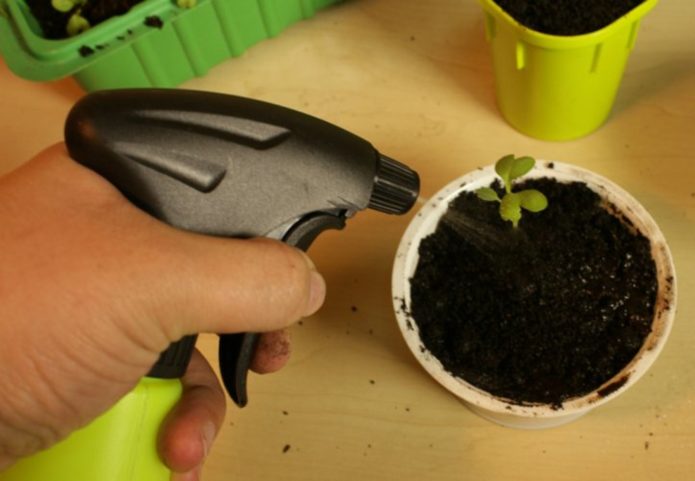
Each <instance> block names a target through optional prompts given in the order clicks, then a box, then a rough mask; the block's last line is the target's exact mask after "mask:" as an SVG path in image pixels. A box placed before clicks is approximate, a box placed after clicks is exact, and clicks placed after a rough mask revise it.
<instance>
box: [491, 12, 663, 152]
mask: <svg viewBox="0 0 695 481" xmlns="http://www.w3.org/2000/svg"><path fill="white" fill-rule="evenodd" d="M479 2H480V3H481V5H482V7H483V10H484V14H485V35H486V38H487V40H488V42H489V43H490V45H491V47H492V59H493V65H494V71H495V86H496V93H497V103H498V105H499V108H500V110H501V112H502V115H503V116H504V118H505V119H506V120H507V122H509V123H510V124H511V125H512V126H513V127H514V128H516V129H517V130H519V131H520V132H522V133H524V134H526V135H529V136H531V137H536V138H539V139H545V140H570V139H575V138H578V137H582V136H584V135H587V134H589V133H591V132H593V131H594V130H596V129H597V128H598V127H600V126H601V125H602V124H603V122H604V121H605V120H606V118H607V117H608V115H609V114H610V111H611V108H612V106H613V102H614V100H615V96H616V94H617V92H618V87H619V86H620V81H621V79H622V76H623V72H624V70H625V65H626V63H627V59H628V57H629V55H630V52H631V50H632V49H633V47H634V45H635V40H636V38H637V30H638V29H639V25H640V22H641V20H642V18H643V17H644V16H645V15H646V14H647V13H648V12H649V11H650V10H651V9H652V8H653V7H654V6H655V5H656V3H657V0H646V1H645V2H644V3H642V4H640V5H638V6H637V7H635V8H634V9H633V10H631V11H630V12H629V13H627V14H626V15H624V16H623V17H621V18H620V19H618V20H616V21H615V22H613V23H612V24H610V25H608V26H606V27H604V28H602V29H600V30H597V31H595V32H591V33H587V34H584V35H575V36H559V35H548V34H544V33H540V32H537V31H534V30H531V29H529V28H528V27H525V26H523V25H522V24H520V23H519V22H517V21H516V20H514V19H513V18H512V17H511V16H510V15H509V14H507V13H506V12H505V11H503V10H502V9H501V8H500V7H499V6H498V5H497V4H496V3H495V2H494V1H493V0H479Z"/></svg>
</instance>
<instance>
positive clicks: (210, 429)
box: [202, 421, 217, 458]
mask: <svg viewBox="0 0 695 481" xmlns="http://www.w3.org/2000/svg"><path fill="white" fill-rule="evenodd" d="M202 434H203V454H204V455H205V457H206V458H207V457H208V454H209V453H210V448H211V447H212V443H213V441H215V436H216V435H217V429H215V424H214V423H212V422H210V421H208V422H207V423H205V424H204V425H203V429H202Z"/></svg>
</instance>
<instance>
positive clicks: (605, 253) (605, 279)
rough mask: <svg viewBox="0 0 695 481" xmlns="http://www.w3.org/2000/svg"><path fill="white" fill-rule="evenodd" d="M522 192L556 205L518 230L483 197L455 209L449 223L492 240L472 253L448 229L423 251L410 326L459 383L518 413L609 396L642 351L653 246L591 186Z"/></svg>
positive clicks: (535, 183)
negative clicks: (519, 408) (522, 407)
mask: <svg viewBox="0 0 695 481" xmlns="http://www.w3.org/2000/svg"><path fill="white" fill-rule="evenodd" d="M496 188H497V189H498V190H499V191H500V193H501V189H499V185H497V186H496ZM518 188H519V189H522V188H535V189H538V190H540V191H541V192H543V193H544V194H545V195H546V196H547V197H548V200H549V206H548V208H547V209H546V210H545V211H543V212H541V213H538V214H531V213H524V215H523V218H522V219H521V221H520V223H519V227H518V228H517V229H514V228H513V227H512V226H511V223H509V222H505V221H503V220H502V219H501V218H500V217H499V214H498V211H497V209H498V204H496V203H493V202H484V201H482V200H480V199H478V198H477V196H476V195H475V194H473V193H470V192H469V193H463V194H461V195H460V196H459V197H458V198H457V199H455V200H454V201H453V202H452V203H451V204H450V206H449V214H447V215H450V216H452V218H454V219H466V222H467V223H470V222H472V223H474V224H475V225H479V226H485V227H484V231H481V232H483V233H482V234H481V236H479V238H478V239H477V240H475V241H474V242H470V241H469V240H467V237H468V236H461V235H460V232H461V229H459V228H453V227H452V226H455V225H456V224H455V223H453V222H442V221H440V222H439V225H438V226H437V229H436V231H435V232H434V233H433V234H431V235H430V236H429V237H427V238H425V239H424V240H423V241H422V243H421V244H420V250H419V255H420V261H419V264H418V266H417V268H416V272H415V274H414V276H413V278H412V279H411V280H410V282H411V301H412V303H411V306H410V315H411V316H412V318H413V320H414V322H415V323H416V324H417V326H418V328H419V330H420V335H421V338H422V342H423V343H424V346H425V347H426V348H427V349H428V350H429V351H430V352H431V353H432V354H433V355H434V356H435V357H437V358H438V359H439V360H440V361H441V363H442V364H443V366H444V368H445V369H446V370H448V371H450V372H451V373H452V374H454V375H456V376H458V377H460V378H462V379H465V380H466V381H468V382H469V383H471V384H473V385H475V386H477V387H479V388H481V389H483V390H485V391H487V392H490V393H492V394H494V395H497V396H500V397H503V398H506V399H509V400H512V401H514V402H517V403H535V402H542V403H550V404H553V405H559V404H560V403H561V402H562V401H563V400H565V399H568V398H571V397H575V396H579V395H583V394H586V393H588V392H591V391H592V390H594V389H596V388H598V387H599V386H601V385H602V384H603V383H604V382H606V381H607V380H609V379H610V378H612V377H613V376H614V375H615V374H617V373H618V372H619V371H620V370H621V369H622V368H623V367H624V366H625V365H626V364H627V363H628V362H629V361H630V360H631V359H632V358H633V357H634V356H635V354H636V353H637V351H638V350H639V349H640V347H641V346H642V344H643V342H644V340H645V337H646V336H647V335H648V334H649V332H650V330H651V327H650V326H651V321H652V319H653V316H654V309H655V307H654V306H655V300H656V289H657V280H656V267H655V264H654V261H653V259H652V256H651V252H650V245H649V241H648V240H647V239H646V238H645V237H644V236H642V235H641V234H639V233H635V232H633V231H632V230H631V229H630V228H629V227H627V226H626V224H625V223H623V222H621V221H620V220H619V219H618V218H616V217H615V216H614V215H612V214H610V213H609V212H608V211H607V210H606V209H604V208H603V206H602V205H601V200H600V198H599V196H598V195H597V194H595V193H594V192H593V191H591V190H590V189H589V188H588V187H586V186H585V185H584V184H581V183H571V184H562V183H558V182H555V181H553V180H550V179H534V180H529V181H527V182H525V183H524V184H523V185H520V186H519V187H518ZM478 230H481V228H478ZM487 236H489V242H481V241H480V239H483V240H485V239H486V238H487ZM493 239H495V241H494V242H493V241H492V240H493Z"/></svg>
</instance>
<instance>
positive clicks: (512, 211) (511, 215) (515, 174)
mask: <svg viewBox="0 0 695 481" xmlns="http://www.w3.org/2000/svg"><path fill="white" fill-rule="evenodd" d="M535 164H536V161H535V160H534V159H533V158H532V157H528V156H525V157H514V155H512V154H510V155H505V156H504V157H502V158H501V159H500V160H498V161H497V163H496V164H495V172H497V175H499V176H500V178H501V179H502V183H503V184H504V190H505V193H504V195H503V196H502V198H501V199H500V197H499V195H497V192H495V191H494V190H493V189H492V188H490V187H481V188H480V189H478V190H476V191H475V193H476V195H477V196H478V197H479V198H480V199H482V200H484V201H488V202H499V204H500V217H502V219H504V220H508V221H509V222H511V223H512V225H513V226H514V227H515V228H516V227H517V226H518V225H519V220H521V210H522V209H525V210H527V211H529V212H540V211H542V210H543V209H545V208H546V207H548V199H547V198H546V197H545V195H543V193H542V192H540V191H538V190H536V189H524V190H522V191H519V192H512V181H513V180H514V179H517V178H519V177H521V176H522V175H524V174H527V173H528V172H529V171H530V170H531V169H533V166H534V165H535Z"/></svg>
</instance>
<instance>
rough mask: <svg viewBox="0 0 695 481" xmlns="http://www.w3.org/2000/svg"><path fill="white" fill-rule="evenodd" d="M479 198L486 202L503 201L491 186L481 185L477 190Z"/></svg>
mask: <svg viewBox="0 0 695 481" xmlns="http://www.w3.org/2000/svg"><path fill="white" fill-rule="evenodd" d="M475 194H476V195H477V196H478V198H479V199H481V200H484V201H486V202H501V200H500V197H499V195H497V192H495V191H494V190H493V189H491V188H490V187H481V188H480V189H478V190H476V191H475Z"/></svg>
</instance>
